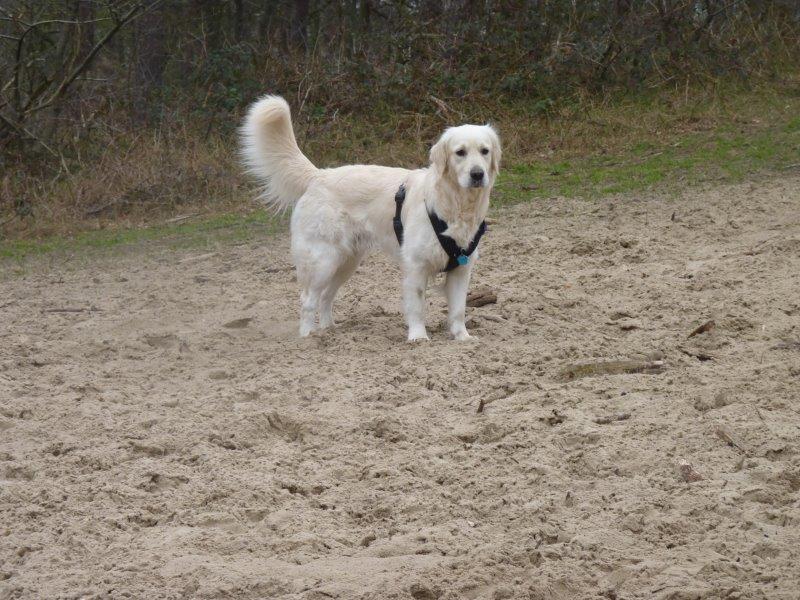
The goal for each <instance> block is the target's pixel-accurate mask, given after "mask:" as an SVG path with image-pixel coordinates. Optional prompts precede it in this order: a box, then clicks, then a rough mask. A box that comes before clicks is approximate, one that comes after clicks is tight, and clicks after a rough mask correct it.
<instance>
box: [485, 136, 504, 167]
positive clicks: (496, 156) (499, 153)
mask: <svg viewBox="0 0 800 600" xmlns="http://www.w3.org/2000/svg"><path fill="white" fill-rule="evenodd" d="M486 127H488V128H489V131H490V132H491V134H490V137H491V138H492V161H491V165H490V168H491V169H492V174H493V175H497V173H498V172H499V171H500V159H501V158H502V157H503V148H502V147H501V145H500V136H499V135H498V134H497V130H496V129H495V128H494V127H492V126H491V125H487V126H486Z"/></svg>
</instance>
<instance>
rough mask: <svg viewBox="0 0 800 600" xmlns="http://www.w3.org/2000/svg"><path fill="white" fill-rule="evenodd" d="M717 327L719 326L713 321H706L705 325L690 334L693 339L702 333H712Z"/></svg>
mask: <svg viewBox="0 0 800 600" xmlns="http://www.w3.org/2000/svg"><path fill="white" fill-rule="evenodd" d="M716 326H717V324H716V323H715V322H714V321H713V320H712V321H706V322H705V323H703V324H702V325H700V327H697V328H696V329H694V330H692V333H690V334H689V337H690V338H691V337H694V336H696V335H700V334H701V333H706V332H708V331H711V330H712V329H714V327H716ZM687 339H688V338H687Z"/></svg>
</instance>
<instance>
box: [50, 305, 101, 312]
mask: <svg viewBox="0 0 800 600" xmlns="http://www.w3.org/2000/svg"><path fill="white" fill-rule="evenodd" d="M42 312H46V313H80V312H100V309H99V308H96V307H94V306H90V307H88V308H70V307H66V308H45V309H44V310H43V311H42Z"/></svg>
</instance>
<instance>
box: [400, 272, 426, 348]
mask: <svg viewBox="0 0 800 600" xmlns="http://www.w3.org/2000/svg"><path fill="white" fill-rule="evenodd" d="M427 286H428V275H427V274H426V273H424V272H420V271H412V270H409V271H407V272H406V275H405V280H404V282H403V301H404V304H405V313H406V321H407V322H408V341H409V342H413V341H416V340H427V339H429V338H428V332H427V331H425V288H426V287H427Z"/></svg>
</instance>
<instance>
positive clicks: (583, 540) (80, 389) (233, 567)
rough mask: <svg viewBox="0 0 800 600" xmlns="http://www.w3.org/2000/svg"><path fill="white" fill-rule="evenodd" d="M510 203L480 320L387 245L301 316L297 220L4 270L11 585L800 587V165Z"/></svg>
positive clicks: (630, 590) (1, 326)
mask: <svg viewBox="0 0 800 600" xmlns="http://www.w3.org/2000/svg"><path fill="white" fill-rule="evenodd" d="M673 214H674V219H673V218H672V216H673ZM494 218H495V223H494V224H493V225H492V227H491V231H490V233H489V234H488V235H487V236H486V238H485V245H484V246H483V257H482V258H481V261H480V265H479V268H478V271H477V274H476V278H475V285H478V286H480V285H489V286H492V287H493V288H494V289H495V290H496V291H497V296H498V302H497V304H492V305H488V306H485V307H482V308H477V309H470V323H469V324H468V326H470V327H471V330H472V332H473V333H475V334H477V335H478V336H479V340H477V341H476V342H473V343H461V344H459V343H454V342H451V341H448V340H447V339H446V335H445V330H444V329H443V327H442V321H443V317H444V315H443V312H442V309H443V303H442V301H441V300H440V299H438V298H435V299H432V301H431V314H430V318H429V324H430V325H431V333H432V337H433V339H432V341H431V342H430V343H427V344H420V345H409V344H407V343H406V342H405V341H404V338H405V331H404V327H403V322H402V317H401V314H400V303H399V287H398V284H397V271H396V270H395V268H394V267H393V266H390V265H389V264H388V263H386V262H384V261H383V260H382V259H379V258H374V259H371V260H370V261H369V262H368V263H367V264H366V265H364V266H362V268H361V269H360V270H359V272H358V273H357V274H356V276H355V277H354V279H353V280H352V281H351V282H350V283H349V284H348V285H347V286H346V289H345V290H344V293H343V295H342V297H341V298H340V300H339V302H338V310H337V314H338V319H339V326H338V327H337V328H336V329H335V330H334V331H333V332H331V333H328V334H326V335H323V336H320V337H314V338H311V339H307V340H300V339H298V338H297V337H296V332H295V329H296V321H297V305H298V299H297V289H296V285H295V283H294V282H293V272H292V269H291V266H290V264H289V262H288V254H287V246H288V239H287V238H286V237H285V236H282V237H279V238H276V239H273V240H270V241H269V243H268V244H266V245H247V246H239V247H221V248H219V249H218V250H217V251H216V252H213V253H202V254H201V253H199V252H196V253H195V254H191V253H188V254H187V253H183V254H164V255H162V256H158V255H157V254H156V253H154V252H148V253H146V254H139V255H133V256H127V257H124V258H122V259H115V260H113V261H112V260H110V259H109V260H105V261H97V262H94V263H92V264H91V265H90V266H88V267H86V266H83V267H72V268H68V267H67V268H62V267H53V266H50V267H47V268H45V267H44V266H42V267H41V268H38V269H33V271H31V273H30V274H29V275H27V276H26V277H25V278H23V279H20V278H11V279H6V280H5V281H3V282H2V283H0V286H1V287H0V598H4V599H5V598H126V597H127V598H281V599H282V598H297V599H301V598H302V599H308V600H310V599H314V600H322V599H327V598H343V599H348V598H364V599H367V598H369V599H387V598H416V599H418V600H420V599H422V600H427V599H434V598H441V599H456V598H466V599H478V598H485V599H502V598H532V599H546V598H547V599H549V598H556V599H564V600H567V599H577V598H596V599H600V598H608V599H613V598H618V599H623V598H624V599H628V600H630V599H634V598H642V599H644V598H648V599H650V598H656V599H661V600H667V599H694V598H698V599H699V598H704V599H705V598H720V599H721V598H726V599H731V600H732V599H745V598H768V599H770V600H772V599H786V600H789V599H796V598H797V597H798V590H799V589H800V567H798V564H800V562H799V561H800V454H798V451H800V442H799V440H800V179H796V178H795V179H783V180H765V181H760V182H757V183H749V184H744V185H737V186H726V187H721V188H716V189H710V190H706V191H696V192H691V193H689V192H687V193H686V194H685V195H683V196H682V197H674V196H669V195H657V194H649V195H647V196H646V197H643V198H617V199H605V200H600V201H596V202H582V201H567V200H552V201H548V202H542V203H537V204H528V205H522V206H517V207H515V208H513V209H507V210H500V211H495V212H494ZM89 307H94V309H95V310H83V311H81V312H53V309H85V308H89ZM248 319H250V320H249V321H248ZM709 319H713V320H714V321H715V324H716V327H715V328H713V329H712V330H711V331H709V332H707V333H703V334H700V335H697V336H695V337H692V338H691V339H687V335H688V334H689V332H690V331H692V329H693V328H695V327H696V326H698V325H701V324H702V323H704V322H706V321H707V320H709ZM654 351H658V352H661V353H663V355H664V360H665V362H666V366H667V368H666V371H665V372H664V373H663V374H634V375H613V376H594V377H586V378H582V379H578V380H575V381H571V382H564V381H561V380H559V378H558V374H559V372H560V370H561V369H562V368H563V367H564V366H566V365H569V364H574V363H576V362H581V361H591V360H601V359H603V360H604V359H617V358H629V357H631V356H634V355H637V354H648V353H652V352H654ZM697 356H701V357H703V360H701V359H699V358H697ZM480 399H484V400H493V402H491V403H489V404H487V406H486V407H485V410H484V411H483V412H482V413H480V414H479V413H477V412H476V409H477V407H478V403H479V400H480ZM617 416H619V417H621V418H622V419H621V420H611V422H606V423H604V424H602V423H597V422H596V420H597V419H599V420H600V421H608V418H611V419H616V418H617ZM719 427H723V428H724V429H723V430H721V431H722V436H725V435H728V436H731V439H732V440H733V442H734V444H735V445H730V444H728V443H726V441H725V440H724V439H723V438H722V437H720V435H717V434H716V433H715V430H716V429H717V428H719ZM684 460H685V461H688V462H689V463H691V465H692V467H693V469H694V471H687V473H689V475H690V477H689V478H690V479H691V478H692V477H691V475H692V473H697V474H699V475H700V476H702V479H701V480H699V481H694V482H691V483H687V482H686V481H684V479H683V478H682V475H681V471H680V468H679V463H680V462H681V461H684Z"/></svg>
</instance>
